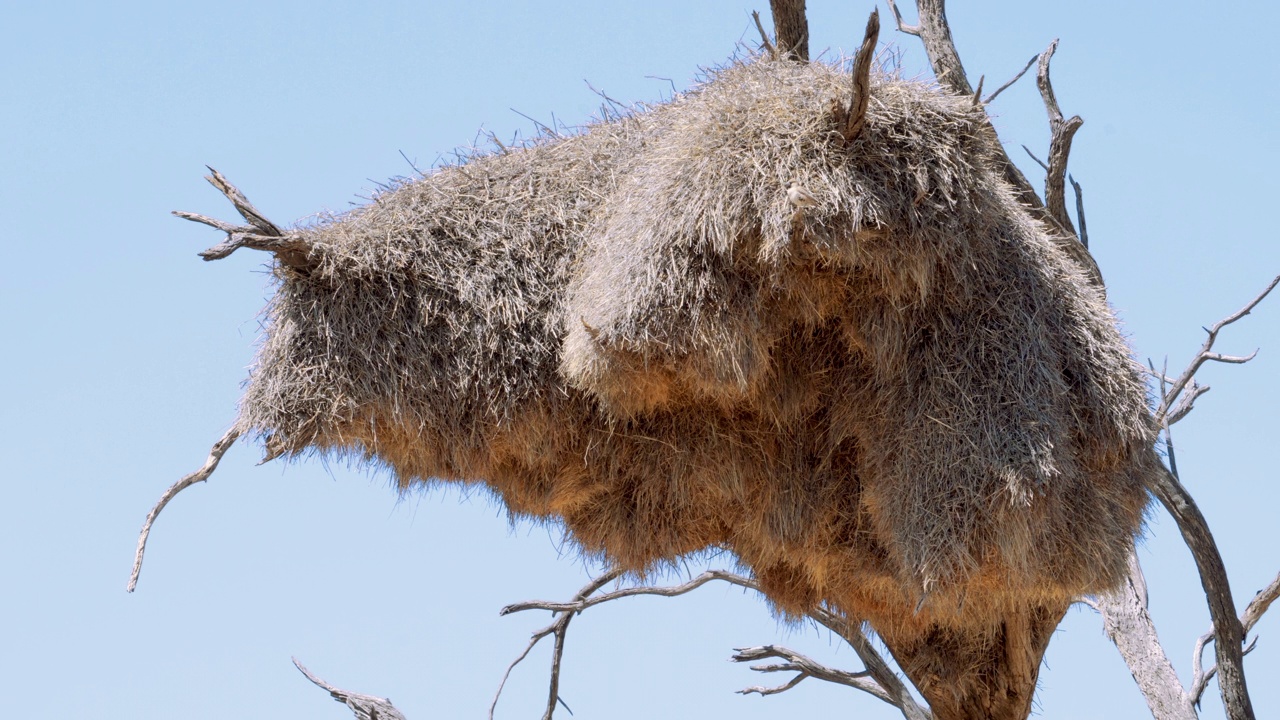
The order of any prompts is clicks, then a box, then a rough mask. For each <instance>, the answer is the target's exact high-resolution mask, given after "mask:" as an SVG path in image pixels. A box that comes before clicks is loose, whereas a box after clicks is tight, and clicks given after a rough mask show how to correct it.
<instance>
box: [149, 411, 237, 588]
mask: <svg viewBox="0 0 1280 720" xmlns="http://www.w3.org/2000/svg"><path fill="white" fill-rule="evenodd" d="M239 437H240V431H239V430H238V429H236V428H232V429H230V430H228V431H227V433H226V434H225V435H223V436H222V437H221V438H220V439H219V440H218V442H216V443H214V444H213V447H212V448H210V449H209V458H208V459H207V460H205V461H204V465H202V466H201V467H200V469H199V470H197V471H195V472H193V473H191V474H189V475H186V476H184V477H183V478H182V479H181V480H179V481H178V482H176V483H174V484H173V485H170V486H169V489H168V490H165V491H164V494H163V495H161V496H160V499H159V500H157V501H156V504H155V505H154V506H153V507H152V508H151V512H149V513H147V520H146V522H144V523H142V532H140V533H138V549H137V551H136V552H135V553H134V555H133V572H131V573H129V585H128V587H127V588H126V590H127V591H128V592H133V590H134V588H136V587H138V575H139V574H141V573H142V556H143V554H144V553H146V551H147V538H148V537H150V535H151V525H152V524H153V523H155V521H156V518H158V517H160V511H161V510H164V506H165V505H168V504H169V501H170V500H172V499H173V498H174V496H176V495H177V494H178V493H180V492H182V491H183V490H186V489H187V488H189V487H191V486H192V485H195V484H196V483H198V482H204V481H205V480H208V479H209V476H210V475H212V474H213V471H214V470H217V469H218V463H219V462H221V461H222V456H223V455H225V454H226V453H227V450H228V449H230V447H231V446H232V445H234V444H235V442H236V438H239Z"/></svg>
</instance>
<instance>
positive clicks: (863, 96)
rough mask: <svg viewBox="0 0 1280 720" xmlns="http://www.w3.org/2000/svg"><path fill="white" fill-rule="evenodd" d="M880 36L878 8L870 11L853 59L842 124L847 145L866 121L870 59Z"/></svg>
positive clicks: (869, 85)
mask: <svg viewBox="0 0 1280 720" xmlns="http://www.w3.org/2000/svg"><path fill="white" fill-rule="evenodd" d="M879 37H880V9H879V8H876V9H875V10H872V11H871V17H869V18H867V31H866V34H865V35H864V36H863V38H862V47H860V48H858V54H857V56H855V58H854V60H853V93H852V95H851V96H850V97H849V109H848V111H847V112H846V118H845V124H844V144H845V145H848V144H849V143H851V142H853V140H854V138H856V137H858V133H860V132H862V127H863V126H864V125H866V122H867V103H868V102H869V100H870V98H871V60H872V58H873V57H874V56H875V51H876V40H877V39H878V38H879Z"/></svg>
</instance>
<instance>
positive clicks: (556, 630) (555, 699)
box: [489, 570, 623, 720]
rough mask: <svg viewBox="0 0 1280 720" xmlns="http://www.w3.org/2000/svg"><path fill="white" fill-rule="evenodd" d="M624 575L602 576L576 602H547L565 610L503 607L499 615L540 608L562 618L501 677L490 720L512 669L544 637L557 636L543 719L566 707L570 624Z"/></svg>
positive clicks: (613, 572) (612, 572)
mask: <svg viewBox="0 0 1280 720" xmlns="http://www.w3.org/2000/svg"><path fill="white" fill-rule="evenodd" d="M622 574H623V573H622V571H621V570H610V571H609V572H607V573H605V574H603V575H601V576H600V577H598V578H596V579H594V580H592V581H591V582H589V583H587V584H586V585H584V586H583V587H582V589H581V590H579V591H578V592H577V593H576V594H575V595H574V596H573V600H572V601H571V602H568V603H545V605H551V604H557V605H562V606H566V607H564V608H563V609H561V608H550V607H540V606H539V604H538V603H522V604H521V605H522V606H521V607H518V608H516V609H512V608H515V607H516V606H513V605H508V606H507V607H504V608H503V609H502V611H501V612H500V613H498V614H499V615H507V614H508V613H512V612H519V611H520V610H533V609H541V610H552V612H556V613H559V615H560V617H558V618H556V620H555V622H553V623H551V624H550V625H548V626H546V627H544V628H542V629H541V630H539V631H537V632H535V633H534V634H533V637H531V638H530V639H529V644H528V646H526V647H525V649H524V652H522V653H520V656H519V657H517V658H516V659H515V660H513V661H512V662H511V664H510V665H508V666H507V671H506V672H505V673H503V674H502V682H500V683H498V691H497V692H496V693H494V695H493V702H492V703H490V704H489V720H493V711H494V709H495V708H497V707H498V698H500V697H502V688H503V687H505V686H506V684H507V678H509V677H511V671H512V669H514V668H515V666H516V665H519V664H520V662H521V661H522V660H524V659H525V658H526V657H528V655H529V651H530V650H532V649H533V646H534V645H537V644H538V642H539V641H540V640H542V638H544V637H546V636H548V635H554V636H555V647H554V649H553V650H552V653H551V678H550V681H549V683H548V697H547V709H546V710H545V711H544V712H543V714H542V718H543V720H551V718H552V716H554V715H555V712H556V705H557V704H564V701H563V700H561V699H560V663H561V661H562V660H563V659H564V643H565V636H566V634H567V633H568V631H569V621H570V620H572V619H573V616H574V615H576V614H578V613H579V612H581V610H582V609H583V608H581V607H578V606H579V605H581V604H582V603H583V602H584V601H585V600H586V599H587V598H589V597H590V596H591V595H593V594H595V592H596V591H597V590H599V589H600V588H602V587H604V586H605V585H608V584H609V583H611V582H613V581H614V580H617V579H618V578H619V577H621V576H622ZM584 607H589V606H584ZM568 707H569V706H568V705H565V708H566V709H567V708H568Z"/></svg>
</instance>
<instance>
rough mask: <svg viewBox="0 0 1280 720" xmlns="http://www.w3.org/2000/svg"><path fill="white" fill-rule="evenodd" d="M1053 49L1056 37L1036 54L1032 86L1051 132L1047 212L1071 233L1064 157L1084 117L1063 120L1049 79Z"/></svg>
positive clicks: (1045, 194) (1055, 50)
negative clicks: (1038, 63)
mask: <svg viewBox="0 0 1280 720" xmlns="http://www.w3.org/2000/svg"><path fill="white" fill-rule="evenodd" d="M1057 50H1058V41H1057V40H1054V41H1053V42H1051V43H1049V49H1048V50H1045V51H1044V52H1043V53H1041V54H1040V66H1039V69H1038V70H1037V71H1036V85H1038V86H1039V88H1040V97H1041V98H1042V99H1043V100H1044V107H1045V110H1047V111H1048V113H1049V130H1050V132H1051V134H1052V137H1051V139H1050V142H1049V168H1048V170H1047V172H1046V175H1045V180H1044V201H1045V207H1046V208H1047V209H1048V211H1049V215H1051V216H1052V217H1053V219H1054V220H1055V221H1057V223H1058V225H1060V226H1062V228H1063V229H1065V230H1067V231H1069V232H1070V233H1071V234H1072V235H1075V234H1076V232H1075V227H1074V226H1072V224H1071V216H1070V215H1068V214H1067V201H1066V184H1065V179H1066V175H1067V158H1068V156H1070V155H1071V139H1072V138H1073V137H1075V134H1076V131H1077V130H1079V129H1080V126H1081V125H1083V124H1084V120H1082V119H1080V116H1079V115H1073V116H1072V117H1071V118H1069V119H1064V118H1063V115H1062V110H1061V109H1059V107H1058V99H1057V98H1056V97H1054V94H1053V83H1051V82H1050V81H1049V60H1050V59H1052V58H1053V54H1054V53H1055V52H1057Z"/></svg>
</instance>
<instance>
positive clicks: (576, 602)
mask: <svg viewBox="0 0 1280 720" xmlns="http://www.w3.org/2000/svg"><path fill="white" fill-rule="evenodd" d="M618 575H620V573H616V572H615V573H610V574H607V575H605V576H603V577H602V578H599V579H597V580H595V581H593V582H592V583H590V584H588V585H587V586H585V587H583V588H582V589H581V590H579V591H578V593H577V594H576V595H574V597H573V599H572V600H570V601H568V602H551V601H544V600H531V601H526V602H520V603H514V604H512V605H508V606H506V607H504V608H503V609H502V611H501V614H502V615H509V614H511V613H516V612H522V611H525V610H549V611H551V612H555V613H561V616H560V617H559V618H557V619H556V621H555V622H554V623H552V624H551V625H548V626H547V627H545V628H543V629H541V630H539V631H537V632H535V633H534V634H533V637H532V638H531V640H530V642H529V645H528V646H526V647H525V649H524V652H522V653H521V654H520V656H519V657H517V658H516V659H515V661H513V662H512V663H511V665H510V666H509V667H508V668H507V672H506V674H504V675H503V677H502V682H501V684H499V686H498V694H497V695H495V697H494V700H493V705H492V706H491V707H490V709H489V717H490V720H492V718H493V708H494V707H496V706H497V702H498V696H500V695H501V693H502V686H503V685H505V684H506V681H507V678H508V677H509V676H510V674H511V670H512V669H513V668H514V667H515V666H516V665H518V664H519V663H520V662H521V661H522V660H524V658H525V657H527V656H528V654H529V652H530V650H532V649H533V647H534V645H536V644H537V643H538V641H539V640H541V639H542V638H544V637H546V636H548V635H552V634H555V635H556V637H557V652H556V655H555V656H554V657H553V659H552V673H553V675H552V693H551V695H552V697H551V698H550V699H549V700H548V704H547V711H546V714H544V715H543V718H544V720H550V718H551V713H552V712H554V710H555V704H556V697H557V696H556V687H557V685H556V683H557V678H558V677H559V674H558V673H559V662H560V661H559V657H560V652H561V651H562V650H563V645H562V643H563V635H564V633H563V628H562V627H561V626H559V623H561V622H565V623H566V624H567V620H565V618H568V617H572V616H573V615H575V614H577V613H580V612H582V611H584V610H586V609H587V608H590V607H594V606H596V605H600V604H603V603H606V602H612V601H614V600H620V599H622V598H625V597H634V596H637V595H657V596H660V597H676V596H678V595H684V594H685V593H688V592H692V591H693V590H696V589H698V588H700V587H702V586H703V585H706V584H707V583H709V582H711V581H713V580H720V581H723V582H727V583H730V584H732V585H737V586H739V587H743V588H747V589H750V590H756V591H757V592H758V591H759V589H760V588H759V586H758V585H757V584H756V582H755V581H754V580H752V579H751V578H748V577H745V576H743V575H738V574H735V573H730V572H725V571H723V570H708V571H706V572H703V573H702V574H700V575H698V576H696V577H694V578H692V579H690V580H689V581H688V582H685V583H682V584H680V585H674V586H668V587H650V586H637V587H628V588H622V589H619V590H614V591H612V592H607V593H603V594H600V595H595V593H596V591H598V590H599V589H600V588H601V587H603V586H604V585H605V584H606V583H608V582H610V581H612V580H613V579H615V578H616V577H618ZM809 616H810V617H811V618H813V619H814V620H815V621H816V622H817V623H818V624H820V625H822V626H824V627H826V628H828V629H830V630H831V631H832V632H834V633H836V634H837V635H839V636H840V637H842V638H843V639H844V640H845V641H846V642H848V643H849V644H850V645H851V646H852V647H853V649H854V652H856V653H857V655H858V657H859V659H861V660H862V662H863V664H864V665H865V666H866V668H867V669H866V670H865V671H862V672H856V673H852V672H848V671H845V670H838V669H834V668H829V667H827V666H825V665H822V664H821V663H818V662H816V661H814V660H812V659H810V658H807V657H805V656H804V655H800V654H799V653H796V652H794V651H792V650H788V649H786V648H780V647H776V646H772V645H767V646H762V647H758V648H748V649H738V654H737V655H735V656H734V657H733V659H734V660H735V661H737V662H748V661H754V660H758V659H762V658H765V657H779V658H782V659H784V660H787V661H788V662H787V663H785V664H774V665H764V666H759V667H754V668H752V669H754V670H757V671H759V672H785V671H793V672H797V673H799V675H798V676H797V677H795V678H792V679H791V681H789V682H788V683H786V684H784V685H781V686H778V687H774V688H764V687H750V688H746V689H744V690H741V691H740V692H741V693H742V694H748V693H759V694H761V695H773V694H777V693H780V692H784V691H786V690H789V689H791V688H793V687H795V686H796V685H798V684H799V683H800V682H801V681H802V680H804V679H805V678H807V677H813V678H817V679H819V680H825V681H828V682H836V683H839V684H841V685H848V686H849V687H853V688H856V689H858V690H862V691H863V692H867V693H869V694H871V695H874V696H875V697H877V698H879V699H881V700H883V701H885V702H887V703H889V704H890V705H893V706H894V707H896V708H898V709H899V710H901V711H902V714H903V716H904V717H906V718H907V719H908V720H928V719H929V717H930V715H929V712H928V711H927V710H925V709H924V708H922V707H920V705H919V704H918V703H916V701H915V700H914V699H913V698H912V697H911V693H910V691H908V690H907V688H906V685H905V684H904V683H903V682H902V680H901V679H900V678H899V677H898V676H897V674H896V673H894V672H893V670H892V669H891V668H890V667H889V665H888V663H887V662H885V660H884V658H883V657H881V656H880V653H879V652H877V651H876V650H875V648H874V647H872V645H871V642H870V641H869V640H868V639H867V636H866V635H865V634H864V633H863V632H862V630H861V629H860V627H858V626H857V625H856V624H855V625H850V624H849V623H848V622H847V621H846V620H845V619H844V618H842V617H840V616H838V615H836V614H835V613H833V612H831V611H829V610H826V609H825V608H817V609H815V610H814V611H812V612H811V613H809Z"/></svg>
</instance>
